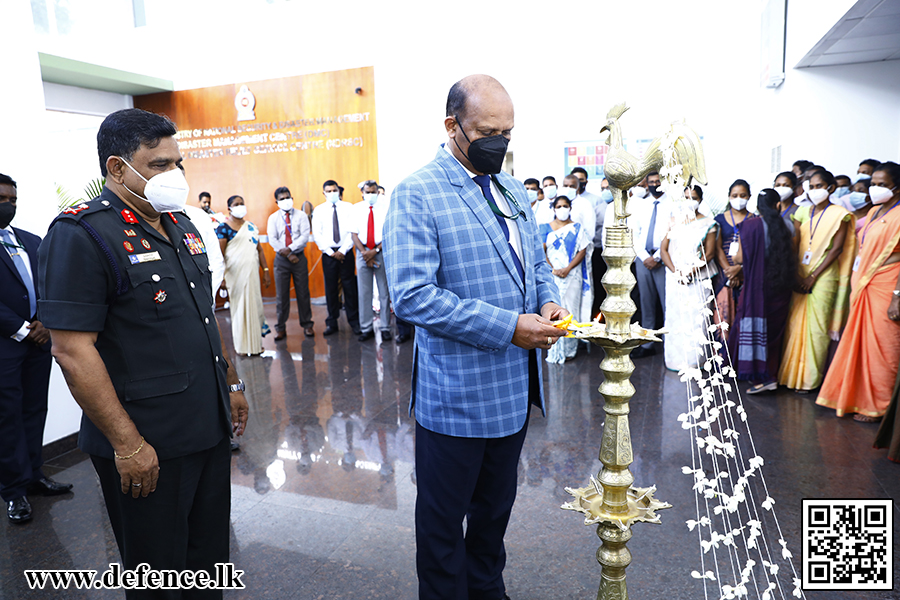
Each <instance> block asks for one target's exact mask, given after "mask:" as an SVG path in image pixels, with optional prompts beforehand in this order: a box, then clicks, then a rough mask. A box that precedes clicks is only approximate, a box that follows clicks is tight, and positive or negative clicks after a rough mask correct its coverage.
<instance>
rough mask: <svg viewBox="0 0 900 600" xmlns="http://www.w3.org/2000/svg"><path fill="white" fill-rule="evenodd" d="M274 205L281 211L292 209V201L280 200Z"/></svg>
mask: <svg viewBox="0 0 900 600" xmlns="http://www.w3.org/2000/svg"><path fill="white" fill-rule="evenodd" d="M276 204H278V208H280V209H281V210H291V209H292V208H294V199H293V198H282V199H281V200H279V201H278V202H276Z"/></svg>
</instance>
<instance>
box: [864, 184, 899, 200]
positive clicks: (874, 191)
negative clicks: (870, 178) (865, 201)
mask: <svg viewBox="0 0 900 600" xmlns="http://www.w3.org/2000/svg"><path fill="white" fill-rule="evenodd" d="M893 196H894V190H892V189H890V188H886V187H883V186H880V185H871V186H869V199H870V200H871V201H872V204H884V203H885V202H887V201H888V200H890V199H891V198H893Z"/></svg>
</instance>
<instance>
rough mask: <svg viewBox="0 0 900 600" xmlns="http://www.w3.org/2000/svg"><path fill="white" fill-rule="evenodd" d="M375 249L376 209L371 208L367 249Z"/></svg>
mask: <svg viewBox="0 0 900 600" xmlns="http://www.w3.org/2000/svg"><path fill="white" fill-rule="evenodd" d="M374 247H375V207H374V206H370V207H369V226H368V227H367V228H366V248H368V249H369V250H371V249H372V248H374Z"/></svg>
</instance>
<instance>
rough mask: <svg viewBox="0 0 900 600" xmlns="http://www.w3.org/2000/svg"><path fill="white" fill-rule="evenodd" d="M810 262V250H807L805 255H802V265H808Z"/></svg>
mask: <svg viewBox="0 0 900 600" xmlns="http://www.w3.org/2000/svg"><path fill="white" fill-rule="evenodd" d="M811 260H812V250H807V251H806V253H805V254H804V255H803V261H802V262H803V264H804V265H808V264H809V263H810V261H811Z"/></svg>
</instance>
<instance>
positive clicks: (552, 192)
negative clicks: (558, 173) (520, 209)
mask: <svg viewBox="0 0 900 600" xmlns="http://www.w3.org/2000/svg"><path fill="white" fill-rule="evenodd" d="M544 198H546V199H547V200H553V199H554V198H556V186H555V185H548V186H547V187H545V188H544Z"/></svg>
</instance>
